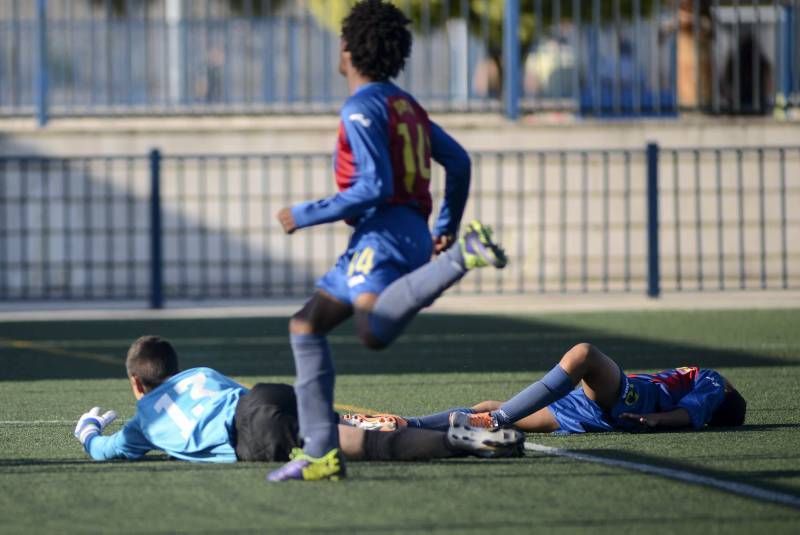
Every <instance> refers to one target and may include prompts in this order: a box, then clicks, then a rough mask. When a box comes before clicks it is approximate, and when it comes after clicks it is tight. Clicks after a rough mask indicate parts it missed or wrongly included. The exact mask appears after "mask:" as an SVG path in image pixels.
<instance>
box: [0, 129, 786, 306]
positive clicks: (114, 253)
mask: <svg viewBox="0 0 800 535" xmlns="http://www.w3.org/2000/svg"><path fill="white" fill-rule="evenodd" d="M441 119H442V120H441V122H442V123H443V124H445V126H446V127H448V128H449V129H451V130H452V131H453V133H454V134H455V135H456V137H458V138H459V139H460V140H462V142H463V143H464V144H465V146H467V147H468V148H469V149H471V150H473V151H492V150H530V149H563V148H566V149H578V148H609V147H628V148H630V149H632V150H631V151H630V152H627V153H619V152H613V153H608V154H607V155H605V154H603V153H590V154H587V155H586V156H585V157H584V156H581V155H580V154H577V155H575V154H570V155H564V156H563V159H562V157H561V156H559V155H557V154H552V153H550V154H547V155H546V156H540V155H539V154H538V153H534V154H527V155H518V154H503V155H498V154H494V153H483V154H482V155H481V156H479V157H476V158H475V159H474V161H473V166H474V175H473V186H472V193H471V200H470V203H469V204H468V208H467V213H466V214H465V218H471V217H479V218H481V219H482V220H485V221H486V222H488V223H490V224H492V225H493V226H494V227H495V228H496V230H497V233H498V235H499V236H500V237H501V238H502V241H503V243H504V244H505V245H506V247H507V249H508V252H509V254H510V256H511V263H510V265H509V267H508V268H507V269H506V270H504V271H503V272H497V273H495V272H482V273H479V274H477V275H475V276H471V277H469V278H468V279H465V281H464V282H463V283H462V284H461V289H460V291H466V292H471V291H483V292H518V291H525V292H529V291H532V292H540V291H545V292H560V291H568V292H580V291H625V290H630V291H635V292H643V291H644V289H645V287H646V273H647V264H646V255H647V248H646V221H647V214H646V181H645V170H646V165H645V161H644V154H643V151H642V148H643V147H644V145H645V143H646V142H647V141H648V140H655V141H658V142H659V143H661V144H662V146H664V147H668V146H681V147H698V148H701V147H708V146H722V145H742V146H761V145H767V146H770V145H771V146H774V145H780V144H785V145H793V146H795V147H798V146H800V129H799V126H798V124H797V123H779V122H773V121H745V120H720V121H711V120H701V119H698V120H696V121H694V120H691V119H688V120H682V121H680V122H678V121H666V122H642V123H623V122H620V123H572V124H530V123H525V122H523V123H522V124H519V125H511V124H508V123H506V122H505V121H503V120H502V119H500V118H498V117H496V116H486V117H481V116H446V117H442V118H441ZM6 126H7V128H6V130H5V132H4V136H3V137H2V138H0V141H2V146H1V147H0V150H2V152H3V153H5V154H46V155H63V156H79V155H87V154H93V155H108V154H140V155H142V158H141V159H138V160H135V161H133V162H127V161H125V160H119V161H115V162H113V163H111V164H107V163H106V162H103V161H96V162H92V163H91V164H90V165H88V166H87V165H84V164H83V163H82V162H72V163H70V164H69V165H68V166H67V167H63V168H58V167H57V168H55V169H50V170H48V172H47V173H42V171H41V169H39V170H37V169H36V168H33V167H32V168H27V169H26V170H25V172H24V173H23V172H22V170H21V169H20V168H19V167H18V166H6V167H2V168H0V171H2V172H3V174H4V176H2V177H0V179H2V180H0V182H2V188H1V189H0V214H1V215H2V217H0V229H1V230H2V231H3V232H2V233H0V245H1V246H2V248H0V252H2V257H0V268H3V267H4V268H5V269H2V270H0V271H3V272H4V273H0V295H3V296H9V297H13V298H29V297H30V295H28V296H26V295H23V293H22V289H23V288H24V287H25V286H26V285H27V286H29V287H32V288H34V289H36V290H37V291H38V292H39V293H40V294H41V296H45V297H46V295H44V293H43V292H42V291H43V289H45V287H47V288H49V292H50V295H51V296H56V297H64V296H70V297H81V296H86V297H90V298H91V297H99V296H104V295H108V296H118V297H126V296H127V297H140V296H143V295H146V292H147V284H148V274H149V273H148V263H147V262H148V255H149V250H148V241H147V204H146V199H147V191H148V168H147V162H146V160H145V159H144V158H143V156H144V155H145V154H146V152H147V150H149V149H150V148H152V147H159V148H161V149H162V151H163V152H164V153H165V155H167V156H169V155H170V154H176V153H184V154H233V153H259V154H260V153H275V152H278V153H280V152H290V153H298V152H300V153H309V152H313V153H319V155H318V156H317V157H315V158H313V159H308V160H306V159H302V158H288V159H284V158H274V159H269V160H262V159H261V158H233V159H230V160H227V161H226V162H225V163H224V164H221V163H219V162H218V161H213V160H208V161H206V162H202V161H200V160H197V159H193V158H189V159H186V160H170V159H168V160H166V161H165V164H164V169H163V186H162V188H163V195H164V197H163V207H164V225H165V226H164V228H165V232H164V245H165V260H166V268H165V277H166V285H167V289H168V292H171V293H173V294H175V295H181V296H183V297H203V296H206V295H208V294H209V293H210V294H211V295H215V296H225V295H232V296H237V297H248V296H261V295H266V294H269V295H296V294H302V293H305V292H306V291H308V288H309V287H310V285H311V284H312V283H313V280H314V279H315V278H316V277H318V276H319V275H321V274H322V273H324V271H325V270H326V269H327V268H328V267H329V266H330V265H331V264H332V262H333V260H334V259H335V257H336V256H337V255H338V254H339V252H340V251H341V250H342V249H343V248H344V246H345V243H346V240H347V236H348V233H349V231H348V229H347V227H346V226H345V225H343V224H337V225H332V226H326V227H322V228H317V229H311V230H306V231H302V232H299V233H297V234H295V235H293V236H291V237H287V236H284V235H283V234H282V233H281V232H280V229H279V228H278V227H277V225H276V223H275V222H274V218H273V215H274V213H275V211H276V210H277V209H278V208H280V207H281V206H284V205H286V204H288V203H293V202H297V201H300V200H305V199H310V198H318V197H322V196H324V195H327V194H330V193H331V192H332V191H333V183H332V180H331V177H330V164H329V159H328V156H327V153H328V152H329V149H330V147H331V146H332V144H333V139H334V135H335V131H336V126H337V124H336V119H335V118H331V117H327V116H325V117H299V118H255V119H248V118H207V117H206V118H197V119H192V120H190V119H177V118H168V119H163V120H161V119H159V120H155V121H154V120H145V119H116V120H99V119H81V120H62V121H57V122H55V123H54V124H53V125H52V126H51V127H48V128H47V129H44V130H37V129H35V128H33V127H32V126H31V125H30V124H28V123H27V122H25V121H18V122H8V123H6ZM442 182H443V180H442V177H441V174H440V173H437V174H435V175H434V178H433V182H432V184H433V187H434V191H435V194H436V196H437V198H441V187H442ZM87 198H90V199H91V200H89V201H87V200H86V199H87ZM21 199H24V201H21ZM676 201H677V202H676ZM798 206H800V150H798V149H795V150H791V151H786V152H784V153H782V154H781V153H779V152H777V151H766V152H764V153H763V155H762V156H761V157H760V156H759V154H758V153H757V152H754V151H746V152H744V153H742V156H741V160H739V156H738V154H737V153H735V152H730V151H726V152H721V153H719V160H717V155H716V154H715V153H713V152H704V153H702V154H701V155H700V156H699V157H698V158H697V159H696V160H695V157H694V154H693V153H691V152H682V153H680V154H676V155H674V156H673V154H672V153H670V152H667V151H665V152H662V157H661V165H660V212H661V234H660V236H661V257H662V273H663V285H664V288H665V290H667V291H670V290H674V289H694V288H699V287H703V288H705V289H718V288H721V287H724V288H728V289H730V288H740V287H748V288H760V287H762V286H766V287H768V288H780V287H782V286H783V284H784V283H785V284H787V285H788V286H789V287H798V286H800V212H799V211H798V210H797V209H796V208H797V207H798ZM86 229H91V232H87V231H86ZM762 238H763V239H762ZM45 260H46V262H45ZM34 293H36V292H34Z"/></svg>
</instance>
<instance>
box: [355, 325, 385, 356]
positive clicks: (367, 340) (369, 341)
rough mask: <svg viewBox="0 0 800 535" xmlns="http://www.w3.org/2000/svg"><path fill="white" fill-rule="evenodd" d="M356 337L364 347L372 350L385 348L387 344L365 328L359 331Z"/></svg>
mask: <svg viewBox="0 0 800 535" xmlns="http://www.w3.org/2000/svg"><path fill="white" fill-rule="evenodd" d="M358 338H359V339H360V340H361V343H362V344H364V347H366V348H367V349H372V350H374V351H380V350H381V349H386V348H387V347H388V346H389V343H388V342H384V341H383V340H381V339H379V338H377V337H376V336H375V335H374V334H372V333H371V332H369V331H366V330H361V331H359V333H358Z"/></svg>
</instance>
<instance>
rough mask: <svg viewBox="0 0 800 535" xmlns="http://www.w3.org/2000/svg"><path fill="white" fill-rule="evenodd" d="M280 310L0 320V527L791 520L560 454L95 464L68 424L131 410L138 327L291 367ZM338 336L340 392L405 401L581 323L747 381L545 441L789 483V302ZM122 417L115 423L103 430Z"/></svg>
mask: <svg viewBox="0 0 800 535" xmlns="http://www.w3.org/2000/svg"><path fill="white" fill-rule="evenodd" d="M285 330H286V321H285V319H280V318H277V319H276V318H253V319H232V320H217V319H215V320H185V321H167V320H160V321H147V322H144V321H107V322H89V321H83V322H30V323H0V421H2V423H0V444H2V453H0V519H2V521H0V532H14V533H21V532H26V533H40V532H59V533H61V532H78V533H88V532H106V533H108V532H114V533H118V532H134V533H143V532H146V533H158V532H166V533H214V532H222V531H233V532H257V533H263V532H297V533H306V532H340V531H350V532H403V533H408V532H429V531H448V532H454V533H462V532H477V533H483V532H490V531H491V532H499V533H504V532H508V531H512V530H519V531H524V532H533V531H543V532H547V533H549V532H557V531H561V532H570V533H572V532H577V531H583V532H588V533H619V532H647V533H661V532H674V533H687V532H693V533H753V532H761V533H766V532H769V533H770V534H773V533H796V532H797V529H798V526H799V525H800V511H798V510H796V509H792V508H789V507H786V506H780V505H775V504H771V503H765V502H763V501H760V500H757V499H752V498H745V497H741V496H737V495H733V494H730V493H727V492H724V491H720V490H715V489H710V488H707V487H701V486H696V485H690V484H687V483H681V482H678V481H673V480H668V479H664V478H661V477H656V476H652V475H644V474H639V473H635V472H630V471H627V470H623V469H620V468H614V467H609V466H603V465H600V464H592V463H584V462H578V461H575V460H570V459H566V458H560V457H547V456H543V455H539V454H530V453H529V454H528V455H527V456H526V457H524V458H521V459H510V460H477V459H475V460H473V459H453V460H445V461H437V462H428V463H351V464H350V466H349V472H350V475H351V478H350V479H348V480H347V481H343V482H339V483H333V482H323V483H315V484H308V483H290V484H282V485H269V484H267V483H265V482H264V475H265V473H266V472H267V471H268V469H270V468H272V467H274V466H275V465H269V464H259V463H253V464H246V463H240V464H236V465H221V466H220V465H215V466H207V465H197V464H191V463H184V462H178V461H169V460H166V458H164V457H163V456H160V455H154V456H151V457H148V458H147V460H145V461H140V462H111V463H93V462H91V461H89V460H88V459H87V457H86V456H85V455H84V453H83V451H82V449H81V448H80V445H79V444H78V442H77V441H76V440H75V439H74V438H73V437H72V428H73V426H74V424H73V422H74V421H75V420H76V418H77V417H78V416H79V415H80V414H81V413H82V412H84V411H85V410H86V409H88V408H89V407H91V406H92V405H101V406H103V407H104V408H114V409H116V410H117V412H118V413H119V414H120V416H121V420H124V419H126V418H129V417H131V416H132V414H133V411H134V400H133V397H132V395H131V394H130V390H129V387H128V385H127V381H126V379H125V374H124V367H123V361H124V354H125V350H126V349H127V346H128V344H129V343H130V341H132V340H133V339H134V338H136V337H137V336H139V335H141V334H146V333H157V334H161V335H163V336H166V337H168V338H170V339H172V340H173V341H174V342H175V345H176V347H177V348H178V351H179V352H180V353H181V355H182V366H183V367H191V366H197V365H210V366H212V367H215V368H217V369H219V370H220V371H222V372H224V373H227V374H229V375H232V376H234V377H236V378H238V379H240V380H241V381H243V382H246V383H254V382H257V381H260V380H264V379H271V380H272V379H280V380H284V381H287V382H290V381H291V380H292V379H291V374H292V359H291V355H290V352H289V347H288V341H287V338H286V335H285ZM351 333H352V328H351V326H343V327H342V328H340V329H338V330H337V331H336V332H335V336H333V337H332V342H333V344H332V345H333V349H334V354H335V359H336V363H337V368H338V371H339V378H338V383H337V391H336V397H337V402H338V403H341V404H348V405H354V406H361V407H365V408H371V409H376V410H386V411H394V412H400V413H403V414H414V413H423V412H428V411H432V410H437V409H442V408H445V407H449V406H453V405H463V404H467V403H472V402H475V401H478V400H481V399H486V398H493V399H502V398H505V397H506V396H509V395H511V394H513V393H514V392H516V391H517V390H518V389H520V388H522V387H524V386H526V385H527V384H528V383H529V382H531V381H532V380H535V379H536V378H537V377H538V375H539V374H540V373H541V372H543V371H545V370H547V369H549V368H550V367H551V366H552V364H553V363H554V362H556V361H557V359H558V358H559V357H560V356H561V354H562V353H563V352H564V351H565V350H567V349H569V347H571V345H573V344H574V343H576V342H580V341H589V342H593V343H595V344H596V345H598V346H599V347H600V348H601V349H603V350H604V351H606V353H608V354H609V355H611V356H613V357H614V358H615V359H616V360H617V361H618V362H620V364H621V365H622V366H624V367H625V369H626V370H628V371H635V370H654V369H661V368H667V367H672V366H677V365H684V364H699V365H702V366H704V367H713V368H717V369H719V370H720V371H721V372H722V373H723V374H725V375H726V376H727V377H728V378H729V379H730V380H732V381H733V382H734V384H736V385H737V387H738V388H739V389H740V390H741V391H742V393H743V394H744V395H745V397H746V398H747V399H748V402H749V407H748V409H749V410H748V416H747V420H746V425H745V426H744V427H743V428H740V429H738V430H736V431H727V430H709V431H703V432H698V433H692V432H671V433H659V434H640V435H633V434H622V433H608V434H596V435H584V436H555V435H529V436H528V440H529V441H533V442H536V443H539V444H545V445H550V446H557V447H560V448H567V449H570V450H574V451H581V452H588V453H591V454H593V455H597V456H602V457H610V458H621V459H627V460H633V461H636V462H641V463H646V464H652V465H657V466H666V467H672V468H678V469H681V470H685V471H689V472H692V473H697V474H701V475H706V476H712V477H714V478H717V479H721V480H727V481H737V482H743V483H747V484H749V485H754V486H757V487H761V488H764V489H770V490H775V491H779V492H782V493H785V494H790V495H794V496H798V497H800V452H798V446H799V445H800V431H799V430H800V401H798V395H800V386H799V385H798V381H799V380H800V311H798V310H783V311H719V312H715V311H711V312H675V311H669V312H635V313H593V314H569V315H567V314H558V315H540V316H511V315H509V316H485V317H481V316H453V315H436V314H426V315H424V316H422V317H420V318H418V319H417V320H416V321H415V323H414V324H413V325H412V327H411V329H410V330H409V332H408V333H406V335H405V336H404V337H403V338H401V339H400V340H399V341H398V343H396V344H395V345H394V346H393V347H392V348H390V349H389V350H387V351H383V352H379V353H372V352H368V351H367V350H364V349H362V348H361V347H360V346H359V344H358V342H357V340H356V339H355V337H353V336H352V335H351ZM118 426H119V424H118V423H115V424H113V425H112V429H111V430H112V431H113V430H115V429H117V428H118Z"/></svg>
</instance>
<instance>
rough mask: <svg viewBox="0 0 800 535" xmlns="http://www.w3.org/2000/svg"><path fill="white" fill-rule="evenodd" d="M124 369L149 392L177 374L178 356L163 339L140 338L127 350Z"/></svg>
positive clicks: (155, 337)
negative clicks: (136, 378)
mask: <svg viewBox="0 0 800 535" xmlns="http://www.w3.org/2000/svg"><path fill="white" fill-rule="evenodd" d="M125 368H127V370H128V376H133V375H135V376H136V377H138V378H139V380H140V381H141V382H142V385H143V386H144V387H145V388H146V389H147V390H148V391H149V390H152V389H154V388H156V387H157V386H159V385H160V384H161V383H163V382H164V381H166V380H167V379H168V378H170V377H172V376H173V375H175V374H176V373H178V354H177V353H176V352H175V348H173V347H172V344H170V343H169V342H167V341H166V340H164V339H163V338H160V337H158V336H142V337H141V338H139V339H138V340H136V341H135V342H134V343H133V344H131V347H130V349H128V356H127V357H126V358H125Z"/></svg>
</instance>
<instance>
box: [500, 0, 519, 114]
mask: <svg viewBox="0 0 800 535" xmlns="http://www.w3.org/2000/svg"><path fill="white" fill-rule="evenodd" d="M521 86H522V77H521V74H520V47H519V0H505V11H504V14H503V87H504V90H505V91H504V92H505V97H506V102H505V110H506V117H508V118H509V119H511V120H514V121H515V120H517V119H518V118H519V98H520V88H521Z"/></svg>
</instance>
